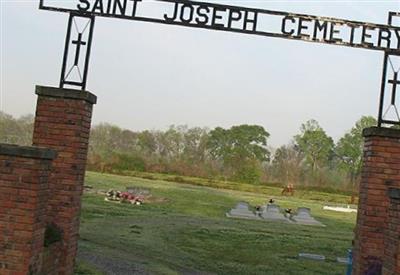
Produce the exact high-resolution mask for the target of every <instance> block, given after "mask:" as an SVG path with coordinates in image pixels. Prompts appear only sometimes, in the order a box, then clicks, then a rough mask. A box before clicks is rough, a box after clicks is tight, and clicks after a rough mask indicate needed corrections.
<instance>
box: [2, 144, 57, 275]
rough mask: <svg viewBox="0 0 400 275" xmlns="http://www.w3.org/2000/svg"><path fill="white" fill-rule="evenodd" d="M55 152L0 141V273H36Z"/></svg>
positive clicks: (42, 245) (41, 246) (38, 264)
mask: <svg viewBox="0 0 400 275" xmlns="http://www.w3.org/2000/svg"><path fill="white" fill-rule="evenodd" d="M54 157H55V152H54V151H52V150H49V149H43V148H34V147H22V146H16V145H6V144H0V274H13V275H19V274H21V275H25V274H37V273H38V272H39V270H40V261H41V253H42V252H43V248H44V232H45V227H46V222H45V216H46V202H47V197H48V176H49V174H50V169H51V160H52V159H53V158H54Z"/></svg>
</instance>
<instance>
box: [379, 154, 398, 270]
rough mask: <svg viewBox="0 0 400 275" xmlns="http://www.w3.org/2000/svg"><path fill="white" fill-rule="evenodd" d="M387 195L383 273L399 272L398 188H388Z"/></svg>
mask: <svg viewBox="0 0 400 275" xmlns="http://www.w3.org/2000/svg"><path fill="white" fill-rule="evenodd" d="M399 160H400V159H399ZM399 165H400V164H399ZM388 195H389V198H390V205H389V218H388V226H387V231H386V233H385V253H384V257H383V274H384V275H392V274H400V189H397V188H389V192H388Z"/></svg>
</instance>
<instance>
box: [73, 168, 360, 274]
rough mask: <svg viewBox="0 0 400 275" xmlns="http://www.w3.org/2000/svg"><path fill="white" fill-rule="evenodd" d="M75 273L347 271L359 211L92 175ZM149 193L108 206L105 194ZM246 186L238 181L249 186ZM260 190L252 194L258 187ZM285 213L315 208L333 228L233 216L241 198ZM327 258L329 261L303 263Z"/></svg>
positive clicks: (322, 199)
mask: <svg viewBox="0 0 400 275" xmlns="http://www.w3.org/2000/svg"><path fill="white" fill-rule="evenodd" d="M85 184H86V185H89V186H91V187H93V189H92V190H91V192H90V193H85V194H84V196H83V207H82V213H81V228H80V241H79V256H78V265H77V269H76V274H107V273H112V274H273V275H275V274H276V275H279V274H296V275H299V274H305V275H310V274H345V270H346V266H345V265H343V264H339V263H337V262H336V258H337V257H345V256H346V255H347V250H348V249H349V248H350V247H351V241H352V239H353V229H354V226H355V220H356V214H355V213H339V212H331V211H324V210H322V207H323V206H324V205H326V204H345V203H346V202H348V201H349V199H350V198H349V197H348V196H346V195H340V194H331V193H321V192H314V191H297V192H296V194H295V196H294V197H281V196H280V193H281V190H282V189H281V188H277V187H266V186H263V187H257V186H253V187H251V186H250V185H248V186H247V188H245V189H246V190H247V191H237V190H228V189H217V188H210V187H205V186H198V185H190V184H183V183H176V182H171V181H162V180H148V179H141V178H135V177H128V176H116V175H109V174H100V173H94V172H88V173H87V175H86V182H85ZM132 186H135V187H140V188H146V189H149V190H150V192H151V194H152V197H151V201H150V202H149V203H146V204H143V205H140V206H135V205H130V204H120V203H114V202H107V201H105V200H104V196H102V195H99V194H96V192H97V191H98V190H108V189H117V190H121V191H125V190H126V187H132ZM243 186H245V185H239V184H237V188H235V187H234V186H230V188H231V189H243ZM252 188H253V190H252ZM271 197H274V198H275V199H276V204H278V205H280V207H281V208H293V209H297V207H309V208H311V213H312V215H313V217H315V218H316V219H317V220H319V221H321V222H322V223H324V224H325V225H326V227H315V226H302V225H296V224H285V223H280V222H269V221H263V220H260V221H253V220H240V219H229V218H226V216H225V213H226V212H228V211H229V210H230V209H231V208H232V207H234V206H235V205H236V203H237V202H239V201H247V202H249V203H250V204H251V205H252V206H256V205H262V204H265V203H266V202H267V200H269V199H270V198H271ZM302 252H303V253H313V254H322V255H324V256H326V261H325V262H317V261H311V260H303V259H298V257H297V256H298V254H299V253H302Z"/></svg>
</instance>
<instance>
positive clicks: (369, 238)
mask: <svg viewBox="0 0 400 275" xmlns="http://www.w3.org/2000/svg"><path fill="white" fill-rule="evenodd" d="M363 134H364V138H365V145H364V159H363V169H362V175H361V183H360V200H359V205H358V216H357V226H356V229H355V243H354V264H353V274H355V275H358V274H364V273H365V272H366V271H370V272H372V273H370V274H380V273H378V272H380V271H381V269H382V263H383V258H384V257H383V256H384V250H385V241H384V237H385V234H386V230H387V224H388V219H389V217H388V214H389V211H388V209H389V205H390V199H389V196H388V189H389V187H393V186H396V185H397V187H400V130H395V129H386V128H376V127H374V128H368V129H365V130H364V133H363ZM397 233H398V234H399V233H400V232H397ZM373 272H377V273H373Z"/></svg>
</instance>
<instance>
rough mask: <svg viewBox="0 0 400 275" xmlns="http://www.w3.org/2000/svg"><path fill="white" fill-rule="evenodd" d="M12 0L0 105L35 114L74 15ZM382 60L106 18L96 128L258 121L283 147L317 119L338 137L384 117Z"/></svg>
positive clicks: (55, 78)
mask: <svg viewBox="0 0 400 275" xmlns="http://www.w3.org/2000/svg"><path fill="white" fill-rule="evenodd" d="M208 2H218V3H225V4H226V3H228V4H232V5H238V6H249V7H258V8H263V9H269V10H280V11H288V12H297V13H305V14H311V15H320V16H329V17H337V18H342V19H350V20H358V21H366V22H372V23H381V24H385V23H386V22H387V16H388V12H389V11H400V2H399V1H361V0H359V1H339V0H338V1H278V0H276V1H268V0H259V1H237V0H236V1H223V0H221V1H208ZM0 3H1V37H0V47H1V56H0V58H1V60H0V63H1V79H0V83H1V87H0V92H1V97H0V110H1V111H4V112H6V113H9V114H12V115H14V116H20V115H23V114H28V113H34V111H35V105H36V96H35V94H34V86H35V85H49V86H57V85H58V82H59V75H60V70H61V61H62V53H63V47H64V39H65V32H66V26H67V19H68V16H67V14H64V13H57V12H50V11H41V10H39V9H38V1H36V0H30V1H29V0H24V1H22V0H21V1H20V0H12V1H11V0H0ZM382 63H383V53H382V52H379V51H370V50H364V49H353V48H346V47H339V46H331V45H321V44H314V43H307V42H301V41H289V40H284V39H277V38H268V37H260V36H254V35H246V34H234V33H229V32H218V31H210V30H202V29H194V28H184V27H179V26H167V25H160V24H153V23H145V22H135V21H129V20H120V19H112V18H101V17H98V18H97V19H96V26H95V31H94V43H93V48H92V55H91V63H90V69H89V78H88V86H87V90H89V91H90V92H92V93H94V94H96V95H97V96H98V104H97V105H96V106H95V109H94V115H93V122H94V124H97V123H100V122H109V123H113V124H117V125H119V126H120V127H123V128H128V129H131V130H133V131H138V130H144V129H166V128H167V127H168V126H169V125H172V124H175V125H182V124H186V125H188V126H190V127H192V126H201V127H209V128H213V127H216V126H222V127H231V126H232V125H239V124H258V125H262V126H264V127H265V129H266V130H267V131H268V132H269V133H270V134H271V138H270V140H269V144H270V145H272V146H275V147H276V146H279V145H283V144H286V143H287V142H289V141H290V140H291V138H292V137H293V135H295V134H297V133H298V132H299V127H300V125H301V123H303V122H305V121H307V120H308V119H311V118H314V119H316V120H317V121H318V122H319V123H320V124H321V126H322V127H323V128H324V129H325V130H326V132H327V133H328V134H329V135H331V136H332V137H333V138H334V139H337V138H339V137H340V136H342V135H343V134H344V132H345V131H346V130H348V129H349V128H351V127H352V125H353V124H354V122H355V121H356V120H358V119H359V118H360V117H361V116H362V115H372V116H375V117H376V116H377V112H378V100H379V90H380V81H381V74H382Z"/></svg>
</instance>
